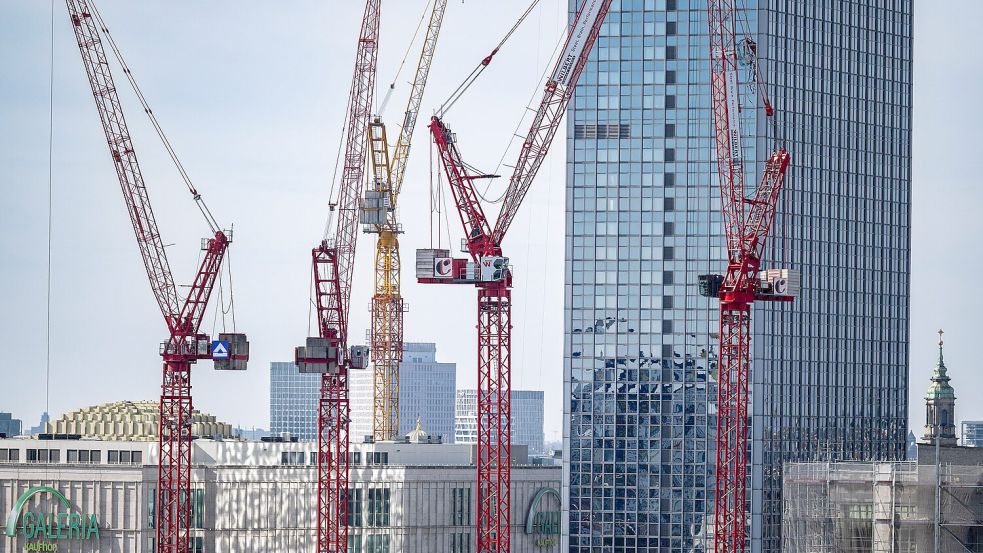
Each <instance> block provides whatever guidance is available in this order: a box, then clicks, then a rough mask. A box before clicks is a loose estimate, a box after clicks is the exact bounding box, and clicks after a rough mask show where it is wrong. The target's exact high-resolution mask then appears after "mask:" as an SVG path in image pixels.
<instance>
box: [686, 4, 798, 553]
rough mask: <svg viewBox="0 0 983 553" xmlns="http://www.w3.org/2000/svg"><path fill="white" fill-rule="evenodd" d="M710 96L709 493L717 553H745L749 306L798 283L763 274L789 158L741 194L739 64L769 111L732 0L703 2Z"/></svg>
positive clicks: (777, 297) (703, 289)
mask: <svg viewBox="0 0 983 553" xmlns="http://www.w3.org/2000/svg"><path fill="white" fill-rule="evenodd" d="M707 9H708V23H709V26H708V30H709V36H710V93H711V100H712V106H711V107H712V113H713V120H714V139H715V145H716V156H717V174H718V178H719V185H720V200H721V202H720V203H721V210H722V212H723V213H722V215H723V228H724V240H725V242H726V248H727V268H726V273H725V274H723V275H701V276H700V282H699V284H700V293H701V294H702V295H704V296H707V297H716V298H718V299H719V300H720V327H719V335H718V336H719V345H718V347H719V355H718V361H717V363H718V367H717V373H718V378H717V438H716V439H717V442H716V478H715V489H714V513H713V524H714V536H713V544H714V551H715V552H716V553H743V551H745V549H746V542H747V526H748V524H747V516H748V515H747V464H748V447H749V444H748V436H749V434H748V432H749V421H748V407H749V402H750V395H749V387H750V384H751V306H752V304H753V303H754V302H755V301H756V300H762V301H792V300H793V298H794V296H795V295H796V293H797V286H798V275H797V273H795V272H794V271H790V270H788V269H780V270H770V271H761V261H762V256H763V254H764V246H765V241H766V240H767V238H768V234H769V232H770V229H771V225H772V222H773V221H774V217H775V213H776V208H777V202H778V198H779V194H780V192H781V189H782V185H783V184H784V181H785V172H786V170H787V169H788V166H789V161H790V157H789V154H788V152H787V151H786V150H785V148H784V147H780V148H778V149H777V150H776V151H775V152H774V153H773V154H771V156H769V158H768V160H767V161H766V162H765V164H764V165H765V167H764V175H763V177H762V179H761V182H760V184H758V187H757V189H756V190H755V192H754V193H753V195H752V196H751V197H747V196H746V193H745V186H744V154H743V148H742V144H741V128H740V111H741V102H740V86H739V78H738V72H739V69H740V67H741V66H742V64H743V65H744V66H747V67H749V68H750V70H751V72H752V75H753V80H754V81H755V82H756V83H757V92H758V93H759V95H760V98H761V101H762V103H763V107H764V110H765V114H766V115H767V116H769V117H770V116H772V115H774V110H773V108H772V106H771V103H770V101H769V100H768V97H767V94H766V93H765V92H766V91H765V86H764V79H763V78H762V76H761V74H760V73H759V71H758V64H757V59H756V54H757V48H756V45H755V43H754V42H753V41H752V40H751V39H750V38H749V37H748V38H744V39H742V40H741V41H738V40H737V38H736V26H737V19H738V15H740V14H739V10H740V9H741V8H739V7H738V6H737V5H736V0H708V2H707Z"/></svg>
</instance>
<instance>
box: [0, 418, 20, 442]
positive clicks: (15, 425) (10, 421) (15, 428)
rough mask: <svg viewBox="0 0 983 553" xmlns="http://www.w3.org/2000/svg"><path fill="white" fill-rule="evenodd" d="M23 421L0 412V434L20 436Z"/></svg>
mask: <svg viewBox="0 0 983 553" xmlns="http://www.w3.org/2000/svg"><path fill="white" fill-rule="evenodd" d="M22 428H23V423H22V422H21V420H20V419H15V418H14V417H13V415H11V414H10V413H0V434H3V435H4V436H8V437H9V436H20V434H21V429H22Z"/></svg>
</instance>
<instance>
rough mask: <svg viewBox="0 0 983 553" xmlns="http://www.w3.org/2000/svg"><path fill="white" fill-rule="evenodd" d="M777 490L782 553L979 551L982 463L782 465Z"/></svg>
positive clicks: (981, 543)
mask: <svg viewBox="0 0 983 553" xmlns="http://www.w3.org/2000/svg"><path fill="white" fill-rule="evenodd" d="M783 488H784V491H783V498H784V499H783V500H784V506H783V514H782V535H783V547H782V550H783V551H784V552H785V553H853V552H865V553H932V552H935V551H936V550H937V551H939V552H941V553H962V552H966V551H970V552H974V553H975V552H983V466H954V465H943V466H942V467H941V469H939V470H938V471H937V470H936V467H935V465H918V464H916V462H915V461H904V462H894V463H851V462H834V463H789V464H787V465H785V470H784V475H783ZM937 504H938V505H940V506H941V508H940V509H937V508H936V505H937ZM936 534H938V537H936ZM936 539H938V547H936Z"/></svg>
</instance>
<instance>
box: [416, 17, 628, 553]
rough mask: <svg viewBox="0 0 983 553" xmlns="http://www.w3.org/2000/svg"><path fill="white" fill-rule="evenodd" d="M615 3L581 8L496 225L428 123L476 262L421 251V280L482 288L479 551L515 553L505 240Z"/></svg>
mask: <svg viewBox="0 0 983 553" xmlns="http://www.w3.org/2000/svg"><path fill="white" fill-rule="evenodd" d="M610 5H611V0H584V2H583V3H582V4H581V6H580V9H579V10H578V11H577V15H576V17H575V19H574V22H573V25H572V26H571V28H570V30H569V34H568V35H567V38H566V43H565V45H564V47H563V50H562V51H561V56H560V58H559V59H558V60H557V63H556V67H555V68H554V69H553V72H552V74H551V75H550V77H549V78H548V79H547V81H546V90H545V92H544V95H543V98H542V101H541V102H540V105H539V109H538V110H537V111H536V114H535V116H534V118H533V122H532V126H531V128H530V129H529V133H528V134H527V135H526V139H525V142H524V143H523V145H522V149H521V151H520V153H519V159H518V162H517V163H516V165H515V170H514V171H513V173H512V177H511V179H510V180H509V184H508V187H507V188H506V192H505V196H504V202H503V205H502V209H501V211H500V212H499V214H498V219H497V220H496V222H495V225H494V227H493V226H492V225H491V224H490V222H489V220H488V218H487V217H485V213H484V210H483V209H482V206H481V203H480V201H479V198H478V194H477V192H476V190H475V189H474V181H475V180H476V179H481V178H486V177H488V175H478V174H472V170H471V169H470V168H469V166H468V165H467V164H466V163H464V161H463V160H462V158H461V153H460V151H459V150H458V147H457V139H456V136H455V135H454V133H452V132H451V131H450V129H449V128H447V126H445V125H444V123H443V122H442V121H441V120H440V118H439V117H433V119H432V120H431V123H430V132H431V134H432V136H433V140H434V144H435V145H436V146H437V152H438V155H439V156H440V160H441V164H442V165H443V167H444V173H445V174H446V175H447V180H448V182H449V183H450V187H451V192H452V195H453V196H454V201H455V205H456V207H457V212H458V215H459V216H460V219H461V224H462V225H463V227H464V235H465V242H466V244H467V249H468V253H469V254H470V255H471V260H468V259H466V258H465V259H451V258H450V257H449V252H448V251H447V250H419V251H418V252H417V276H418V280H419V282H421V283H438V284H447V283H453V284H470V285H473V286H475V287H477V289H478V326H477V328H478V405H477V412H478V444H477V449H478V454H477V456H478V460H477V479H478V482H477V488H478V490H477V494H476V495H477V513H478V519H477V540H476V542H477V552H478V553H492V552H494V553H507V552H508V551H509V550H510V510H511V506H510V487H511V481H512V479H511V472H510V466H509V464H510V459H511V446H510V443H511V435H512V430H511V414H512V409H511V391H512V387H511V378H512V365H511V347H512V322H511V317H512V303H511V295H512V293H511V290H510V288H511V287H512V273H511V271H510V269H509V265H508V258H507V257H503V255H502V240H503V239H504V238H505V234H506V232H507V231H508V229H509V226H510V225H511V224H512V221H513V220H514V219H515V215H516V213H517V212H518V210H519V206H520V205H521V203H522V200H523V198H524V197H525V195H526V192H528V190H529V187H530V186H531V185H532V181H533V179H534V178H535V176H536V173H537V172H538V171H539V167H540V166H541V165H542V163H543V160H544V159H545V157H546V153H547V151H548V150H549V147H550V144H551V143H552V141H553V138H554V137H555V136H556V131H557V129H559V126H560V121H561V119H562V117H563V113H564V112H565V111H566V107H567V104H568V103H569V102H570V98H571V97H572V96H573V92H574V89H575V87H576V85H577V79H578V78H579V77H580V73H581V72H582V71H583V69H584V66H585V65H586V63H587V58H588V56H589V55H590V53H591V50H592V49H593V47H594V42H595V41H596V40H597V36H598V34H599V33H600V31H601V25H602V23H603V22H604V18H605V16H606V15H607V13H608V9H609V8H610ZM489 58H490V56H489ZM483 65H487V61H486V62H483Z"/></svg>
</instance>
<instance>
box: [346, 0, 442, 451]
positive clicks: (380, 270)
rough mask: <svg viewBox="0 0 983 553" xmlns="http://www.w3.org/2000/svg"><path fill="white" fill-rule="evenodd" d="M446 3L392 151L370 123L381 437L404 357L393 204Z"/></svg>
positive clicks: (375, 407) (375, 428) (392, 417)
mask: <svg viewBox="0 0 983 553" xmlns="http://www.w3.org/2000/svg"><path fill="white" fill-rule="evenodd" d="M446 9H447V0H434V5H433V9H432V11H431V13H430V22H429V24H428V25H427V32H426V35H425V37H424V39H423V47H422V50H421V52H420V60H419V62H418V63H417V67H416V74H415V75H414V77H413V83H412V85H411V89H410V97H409V100H408V102H407V106H406V111H405V112H404V116H403V125H402V128H401V129H400V133H399V138H398V139H397V141H396V146H395V147H394V148H393V150H392V157H390V155H389V150H388V148H389V146H388V142H387V139H386V126H385V124H384V123H383V122H382V121H381V120H380V119H378V118H376V119H375V120H374V121H373V122H372V123H370V126H369V140H370V150H371V152H370V154H371V155H370V159H371V164H370V165H371V169H372V181H371V182H372V183H373V186H372V187H371V189H370V190H367V191H366V194H365V201H364V202H363V204H362V223H363V225H364V228H365V232H370V233H374V234H376V235H377V239H376V243H375V260H374V261H375V262H374V268H375V291H374V294H373V296H372V326H371V349H372V364H373V385H372V388H373V394H372V397H373V404H372V435H373V437H374V438H375V439H376V440H380V441H382V440H393V439H395V438H396V437H397V435H398V434H399V365H400V363H401V362H402V360H403V313H404V312H405V310H406V306H405V303H404V301H403V296H402V293H401V291H400V256H399V235H400V234H401V233H402V227H401V225H400V224H399V221H398V218H397V214H396V204H397V202H398V200H399V192H400V190H401V189H402V186H403V177H404V175H405V174H406V165H407V161H408V159H409V154H410V146H411V145H412V140H413V130H414V129H415V128H416V121H417V116H418V114H419V112H420V104H421V103H422V102H423V92H424V89H425V88H426V85H427V78H428V76H429V75H430V65H431V63H432V62H433V55H434V51H435V50H436V48H437V38H438V36H439V35H440V28H441V25H442V24H443V20H444V12H445V11H446Z"/></svg>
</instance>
